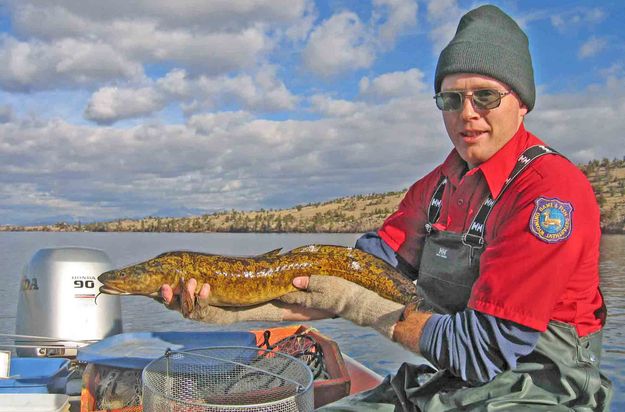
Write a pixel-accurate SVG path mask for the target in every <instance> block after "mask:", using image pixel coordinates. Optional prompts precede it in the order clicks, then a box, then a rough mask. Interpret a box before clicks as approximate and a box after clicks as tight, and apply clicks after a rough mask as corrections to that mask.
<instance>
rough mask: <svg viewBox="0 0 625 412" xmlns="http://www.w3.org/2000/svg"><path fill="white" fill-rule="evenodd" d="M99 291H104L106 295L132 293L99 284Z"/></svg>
mask: <svg viewBox="0 0 625 412" xmlns="http://www.w3.org/2000/svg"><path fill="white" fill-rule="evenodd" d="M100 293H106V294H108V295H132V293H128V292H122V291H121V290H119V289H116V288H114V287H111V286H100Z"/></svg>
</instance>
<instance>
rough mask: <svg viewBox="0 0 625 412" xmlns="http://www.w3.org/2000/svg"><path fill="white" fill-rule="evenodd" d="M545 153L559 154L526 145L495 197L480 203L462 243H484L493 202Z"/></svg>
mask: <svg viewBox="0 0 625 412" xmlns="http://www.w3.org/2000/svg"><path fill="white" fill-rule="evenodd" d="M546 154H556V155H560V153H558V152H556V151H555V150H554V149H552V148H550V147H547V146H543V145H536V146H532V147H528V148H527V149H526V150H525V151H524V152H523V153H522V154H521V156H519V158H518V159H517V162H516V165H515V166H514V169H512V173H510V176H509V177H508V178H507V179H506V182H505V183H504V185H503V187H502V188H501V191H500V192H499V195H498V196H497V198H496V199H493V198H492V197H491V196H490V195H489V196H488V197H487V198H486V200H484V203H482V206H481V207H480V210H479V211H478V212H477V214H476V215H475V217H474V218H473V222H471V225H470V226H469V230H468V231H467V232H466V233H465V234H464V235H463V236H462V241H463V243H465V244H467V245H469V246H471V247H477V248H481V247H482V246H483V245H484V227H485V225H486V219H488V215H490V212H491V211H492V210H493V207H494V206H495V203H497V201H498V200H499V198H501V195H502V194H503V193H504V192H505V191H506V189H507V188H508V187H509V186H510V184H511V183H512V182H513V181H514V180H515V179H516V178H517V177H518V176H519V175H520V174H521V172H523V170H525V168H527V166H529V164H530V163H532V162H533V161H534V160H536V159H538V158H539V157H541V156H543V155H546ZM560 156H561V155H560Z"/></svg>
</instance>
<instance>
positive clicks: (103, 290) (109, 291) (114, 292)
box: [100, 286, 161, 298]
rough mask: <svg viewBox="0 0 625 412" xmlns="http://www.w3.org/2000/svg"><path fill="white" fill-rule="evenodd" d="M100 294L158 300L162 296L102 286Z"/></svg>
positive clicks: (154, 293)
mask: <svg viewBox="0 0 625 412" xmlns="http://www.w3.org/2000/svg"><path fill="white" fill-rule="evenodd" d="M100 293H106V294H107V295H122V296H130V295H139V296H148V297H150V298H158V297H160V296H161V294H160V293H159V292H148V293H141V292H124V291H121V290H119V289H117V288H115V287H113V286H100Z"/></svg>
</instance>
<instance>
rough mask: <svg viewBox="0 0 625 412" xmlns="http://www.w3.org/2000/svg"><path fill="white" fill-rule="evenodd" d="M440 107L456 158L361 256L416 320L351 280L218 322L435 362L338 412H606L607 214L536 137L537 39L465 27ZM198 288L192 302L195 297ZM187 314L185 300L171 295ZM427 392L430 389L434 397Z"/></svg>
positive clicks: (448, 57) (438, 79) (467, 21)
mask: <svg viewBox="0 0 625 412" xmlns="http://www.w3.org/2000/svg"><path fill="white" fill-rule="evenodd" d="M435 93H436V95H435V100H436V105H437V107H438V108H439V109H440V110H441V111H442V115H443V122H444V124H445V127H446V130H447V133H448V135H449V137H450V139H451V141H452V143H453V146H454V150H452V152H451V153H450V154H449V156H448V157H447V159H446V160H445V161H444V162H443V163H442V164H441V165H440V166H439V167H437V168H436V169H435V170H433V171H432V172H431V173H429V174H428V175H427V176H425V177H424V178H422V179H421V180H419V181H418V182H416V183H415V184H414V185H413V186H412V187H411V188H410V189H409V191H408V193H407V194H406V196H405V198H404V199H403V200H402V202H401V204H400V206H399V208H398V210H397V211H396V212H395V213H394V214H392V215H391V216H390V217H389V218H388V219H387V220H386V221H385V222H384V224H383V226H382V228H381V229H380V230H379V231H378V232H377V233H370V234H367V235H365V236H363V237H362V238H361V239H359V241H358V243H357V247H359V248H361V249H363V250H365V251H368V252H370V253H372V254H375V255H377V256H379V257H381V258H383V259H385V260H387V261H388V262H389V263H391V264H393V265H394V266H396V267H397V268H399V269H400V270H402V271H403V272H404V273H405V274H406V275H407V276H410V277H412V278H413V279H415V280H416V284H417V288H418V291H419V296H420V298H421V301H420V302H418V303H414V304H410V305H408V306H407V307H406V308H403V307H402V306H401V305H399V304H396V303H393V302H390V301H387V300H385V299H383V298H381V297H379V296H377V295H376V294H375V293H373V292H370V291H368V290H366V289H364V288H362V287H360V286H357V285H354V284H352V283H350V282H347V281H345V280H343V279H336V278H331V277H323V276H312V277H311V278H310V279H308V278H298V279H296V280H295V285H296V286H298V287H300V288H301V289H303V291H301V292H295V293H293V294H290V295H286V296H285V297H283V298H281V302H276V303H269V304H266V305H261V306H258V307H255V308H252V309H244V310H240V309H239V310H227V309H219V308H213V307H210V306H208V305H207V304H206V303H205V302H206V301H205V298H206V297H207V296H208V293H209V286H208V285H204V286H203V288H202V290H201V292H200V295H199V299H198V304H197V307H196V309H195V310H194V311H193V312H192V313H191V315H190V317H191V318H194V319H202V320H206V321H212V322H233V321H241V320H260V319H264V320H304V319H311V318H319V317H324V316H327V315H338V316H341V317H344V318H346V319H349V320H351V321H353V322H355V323H358V324H360V325H366V326H372V327H374V328H375V329H377V330H378V331H379V332H380V333H382V334H383V335H385V336H387V337H388V338H390V339H393V340H395V341H397V342H399V343H400V344H402V345H403V346H405V347H407V348H408V349H410V350H412V351H414V352H416V353H421V354H422V355H423V356H424V357H425V358H427V359H428V360H429V361H430V362H431V363H432V364H433V365H434V366H435V367H437V369H438V371H436V370H434V369H432V368H430V367H428V366H425V365H419V366H416V365H409V364H404V365H402V367H401V368H400V370H399V371H398V373H397V375H396V376H394V377H393V378H387V380H386V381H385V382H384V383H383V384H382V385H381V386H380V387H378V388H376V389H374V390H372V391H370V392H368V393H365V394H364V395H362V396H360V397H358V398H357V399H347V400H345V401H343V402H339V403H338V404H336V405H332V406H330V407H329V409H333V410H362V409H364V408H365V407H366V405H368V406H369V407H370V408H377V409H376V410H386V409H389V410H392V409H393V408H397V409H399V410H408V411H411V410H458V409H463V410H464V409H470V410H486V409H491V408H492V409H527V410H550V411H554V410H570V409H571V408H575V409H578V408H582V409H584V408H586V409H590V410H605V409H607V408H608V406H609V401H610V398H611V385H610V382H609V381H608V380H607V379H606V378H605V377H604V376H603V375H602V374H601V373H600V372H599V369H598V366H599V356H600V353H601V330H602V327H603V323H604V321H605V315H606V313H605V306H604V304H603V298H602V296H601V293H600V291H599V274H598V259H599V238H600V230H599V209H598V206H597V204H596V201H595V198H594V194H593V191H592V188H591V187H590V185H589V183H588V181H587V180H586V178H585V177H584V175H583V174H582V173H581V172H580V171H579V170H578V169H577V168H576V167H575V165H573V164H572V163H570V162H569V161H568V160H567V159H565V158H564V157H562V156H561V155H559V154H558V153H556V152H554V151H553V150H552V149H550V148H548V147H546V146H545V144H544V143H543V142H542V141H541V140H539V139H538V138H537V137H536V136H534V135H532V134H531V133H529V132H528V131H526V130H525V128H524V125H523V120H524V117H525V115H526V114H527V113H529V112H530V111H531V110H532V109H533V107H534V101H535V88H534V78H533V69H532V63H531V57H530V54H529V49H528V41H527V37H526V36H525V34H524V33H523V31H522V30H521V29H520V28H519V26H518V25H517V24H516V23H515V22H514V21H513V20H512V19H511V18H510V17H509V16H507V15H506V14H505V13H503V12H502V11H501V10H500V9H498V8H496V7H494V6H482V7H479V8H477V9H475V10H472V11H470V12H469V13H467V14H466V15H465V16H463V17H462V19H461V20H460V23H459V26H458V29H457V31H456V34H455V36H454V38H453V39H452V40H451V42H450V43H449V45H447V47H446V48H445V49H444V50H443V51H442V52H441V55H440V57H439V60H438V65H437V68H436V75H435ZM195 285H196V283H195V281H190V282H189V283H188V284H187V289H188V290H185V291H183V293H186V294H191V293H193V291H194V289H195ZM162 295H163V298H164V299H165V301H166V302H169V303H170V304H173V303H171V302H175V300H174V301H172V297H173V291H172V290H171V288H170V287H169V286H167V285H165V286H164V287H163V289H162ZM424 382H425V383H424Z"/></svg>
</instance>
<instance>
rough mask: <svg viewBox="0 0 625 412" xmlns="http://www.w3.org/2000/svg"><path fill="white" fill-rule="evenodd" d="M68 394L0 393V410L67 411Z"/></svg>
mask: <svg viewBox="0 0 625 412" xmlns="http://www.w3.org/2000/svg"><path fill="white" fill-rule="evenodd" d="M67 411H69V396H67V395H58V394H53V393H3V394H0V412H67Z"/></svg>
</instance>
